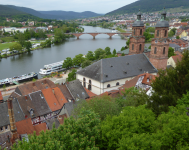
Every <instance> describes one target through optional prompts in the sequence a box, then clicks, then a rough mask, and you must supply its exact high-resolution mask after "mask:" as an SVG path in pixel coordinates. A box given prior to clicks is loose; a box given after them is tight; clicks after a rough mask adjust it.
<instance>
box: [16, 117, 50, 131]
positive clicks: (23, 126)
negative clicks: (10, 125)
mask: <svg viewBox="0 0 189 150" xmlns="http://www.w3.org/2000/svg"><path fill="white" fill-rule="evenodd" d="M16 128H17V133H18V134H33V132H34V131H36V134H37V135H39V132H41V131H42V130H43V131H46V129H47V127H46V123H42V124H38V125H35V126H33V125H32V121H31V118H28V119H25V120H22V121H18V122H16Z"/></svg>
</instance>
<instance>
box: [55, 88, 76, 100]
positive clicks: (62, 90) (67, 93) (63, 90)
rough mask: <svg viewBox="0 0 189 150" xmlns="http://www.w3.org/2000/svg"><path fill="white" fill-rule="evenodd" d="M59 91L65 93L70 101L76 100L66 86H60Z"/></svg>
mask: <svg viewBox="0 0 189 150" xmlns="http://www.w3.org/2000/svg"><path fill="white" fill-rule="evenodd" d="M58 87H59V89H60V90H61V92H62V93H63V95H64V97H65V98H66V99H67V101H68V100H74V98H73V97H72V95H71V94H70V92H69V90H68V89H67V87H66V85H58Z"/></svg>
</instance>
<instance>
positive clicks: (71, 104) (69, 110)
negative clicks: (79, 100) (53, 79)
mask: <svg viewBox="0 0 189 150" xmlns="http://www.w3.org/2000/svg"><path fill="white" fill-rule="evenodd" d="M64 107H65V109H66V110H67V112H68V115H69V116H71V115H72V110H73V108H74V104H73V102H69V103H65V104H64Z"/></svg>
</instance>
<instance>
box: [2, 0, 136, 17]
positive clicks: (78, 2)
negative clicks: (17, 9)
mask: <svg viewBox="0 0 189 150" xmlns="http://www.w3.org/2000/svg"><path fill="white" fill-rule="evenodd" d="M135 1H137V0H4V1H3V0H2V1H1V3H0V4H3V5H16V6H22V7H28V8H32V9H35V10H63V11H75V12H83V11H93V12H96V13H103V14H105V13H108V12H110V11H113V10H115V9H118V8H120V7H122V6H125V5H127V4H130V3H133V2H135Z"/></svg>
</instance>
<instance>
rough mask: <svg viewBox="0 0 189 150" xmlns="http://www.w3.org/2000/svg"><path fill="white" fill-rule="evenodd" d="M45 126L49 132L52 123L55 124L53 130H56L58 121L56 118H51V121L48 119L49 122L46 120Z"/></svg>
mask: <svg viewBox="0 0 189 150" xmlns="http://www.w3.org/2000/svg"><path fill="white" fill-rule="evenodd" d="M45 122H46V124H47V127H48V128H49V129H50V130H51V129H52V128H53V123H55V128H56V129H57V128H58V127H59V125H60V122H59V121H58V119H57V118H52V119H49V120H46V121H45Z"/></svg>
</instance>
